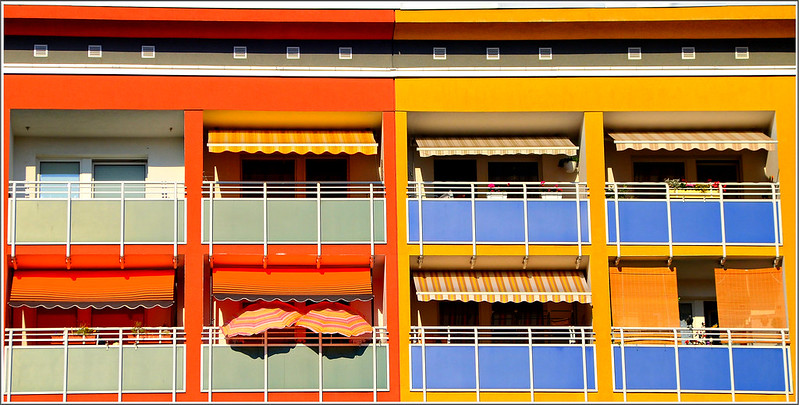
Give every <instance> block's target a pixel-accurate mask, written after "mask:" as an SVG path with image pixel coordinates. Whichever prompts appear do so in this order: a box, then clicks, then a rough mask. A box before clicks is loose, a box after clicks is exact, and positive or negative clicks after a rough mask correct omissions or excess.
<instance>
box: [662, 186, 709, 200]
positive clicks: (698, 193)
mask: <svg viewBox="0 0 799 405" xmlns="http://www.w3.org/2000/svg"><path fill="white" fill-rule="evenodd" d="M669 196H670V197H671V198H682V199H686V198H691V199H698V198H702V199H705V198H719V191H718V190H716V189H710V190H700V189H685V188H678V189H671V190H669Z"/></svg>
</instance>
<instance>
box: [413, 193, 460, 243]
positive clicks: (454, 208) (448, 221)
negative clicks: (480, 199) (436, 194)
mask: <svg viewBox="0 0 799 405" xmlns="http://www.w3.org/2000/svg"><path fill="white" fill-rule="evenodd" d="M471 218H472V205H471V201H469V200H464V201H458V200H451V199H447V200H424V201H422V240H423V241H424V242H471V240H472V220H471Z"/></svg>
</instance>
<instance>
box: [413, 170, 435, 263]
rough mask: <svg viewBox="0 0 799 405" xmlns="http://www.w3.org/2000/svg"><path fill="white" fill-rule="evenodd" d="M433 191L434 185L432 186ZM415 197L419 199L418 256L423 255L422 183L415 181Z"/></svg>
mask: <svg viewBox="0 0 799 405" xmlns="http://www.w3.org/2000/svg"><path fill="white" fill-rule="evenodd" d="M433 190H434V191H435V187H434V188H433ZM416 198H417V199H418V200H419V205H418V206H417V208H418V209H419V216H418V217H417V219H418V220H419V257H422V256H424V242H423V241H422V185H421V184H420V183H416Z"/></svg>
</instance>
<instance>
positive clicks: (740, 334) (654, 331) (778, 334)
mask: <svg viewBox="0 0 799 405" xmlns="http://www.w3.org/2000/svg"><path fill="white" fill-rule="evenodd" d="M611 345H612V346H616V347H619V350H620V361H621V376H622V377H621V378H622V381H621V383H622V384H621V385H622V388H621V390H622V392H623V397H624V401H625V402H626V401H627V392H628V391H629V389H628V387H627V370H626V359H625V347H627V346H633V347H635V346H657V347H664V346H665V347H673V348H674V362H675V373H676V376H675V378H676V380H675V381H676V390H675V391H676V392H677V400H678V401H680V400H681V396H682V393H683V392H695V391H687V390H685V389H683V388H682V387H681V384H680V381H681V378H682V377H681V373H680V357H679V356H680V354H679V350H677V349H678V348H679V347H692V346H693V347H696V346H704V345H713V346H717V347H724V348H726V349H727V354H728V356H727V357H728V359H729V370H730V373H729V374H730V390H729V394H730V395H731V397H732V400H733V401H735V393H736V389H735V366H734V365H735V362H734V361H733V348H734V347H752V348H757V347H765V348H769V347H771V348H779V349H780V350H781V352H782V367H783V370H784V372H783V384H784V387H785V392H784V395H785V400H786V401H788V400H789V395H790V393H791V392H792V387H791V381H793V378H792V370H791V367H792V366H791V356H790V337H789V333H788V329H767V328H656V327H638V328H633V327H612V328H611ZM611 357H612V358H614V356H611ZM614 363H615V360H614ZM613 367H614V370H615V367H616V365H615V364H614V365H613ZM614 375H615V373H614ZM763 393H773V392H763Z"/></svg>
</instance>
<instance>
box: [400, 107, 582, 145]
mask: <svg viewBox="0 0 799 405" xmlns="http://www.w3.org/2000/svg"><path fill="white" fill-rule="evenodd" d="M582 123H583V113H582V112H468V113H464V112H410V113H408V134H409V135H566V136H568V137H569V138H570V139H571V140H572V141H577V138H578V137H579V134H580V128H581V126H582Z"/></svg>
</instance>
